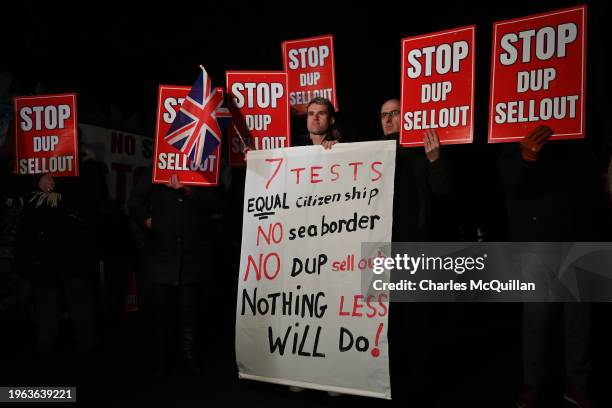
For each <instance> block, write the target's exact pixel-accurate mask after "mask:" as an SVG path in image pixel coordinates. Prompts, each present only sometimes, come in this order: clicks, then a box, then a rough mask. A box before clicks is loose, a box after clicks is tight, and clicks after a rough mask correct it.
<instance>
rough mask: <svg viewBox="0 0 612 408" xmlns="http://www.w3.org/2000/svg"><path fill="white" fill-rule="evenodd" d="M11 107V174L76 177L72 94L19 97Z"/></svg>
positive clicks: (76, 149) (74, 114)
mask: <svg viewBox="0 0 612 408" xmlns="http://www.w3.org/2000/svg"><path fill="white" fill-rule="evenodd" d="M14 107H15V159H16V160H15V173H17V174H46V173H49V174H51V175H53V176H78V175H79V153H78V146H79V143H78V132H77V112H76V94H62V95H37V96H20V97H16V98H15V99H14Z"/></svg>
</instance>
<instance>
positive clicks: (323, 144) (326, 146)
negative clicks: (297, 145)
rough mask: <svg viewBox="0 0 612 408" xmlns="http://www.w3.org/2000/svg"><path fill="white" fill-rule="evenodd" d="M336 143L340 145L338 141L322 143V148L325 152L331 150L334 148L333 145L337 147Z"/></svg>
mask: <svg viewBox="0 0 612 408" xmlns="http://www.w3.org/2000/svg"><path fill="white" fill-rule="evenodd" d="M336 143H338V141H337V140H324V141H322V142H321V146H323V148H324V149H325V150H329V149H331V148H332V146H333V145H335V144H336Z"/></svg>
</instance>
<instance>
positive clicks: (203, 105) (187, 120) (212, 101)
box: [164, 66, 232, 167]
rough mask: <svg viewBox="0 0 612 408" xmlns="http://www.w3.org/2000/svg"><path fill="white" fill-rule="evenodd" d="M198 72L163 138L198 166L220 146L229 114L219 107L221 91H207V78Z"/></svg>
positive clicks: (208, 87)
mask: <svg viewBox="0 0 612 408" xmlns="http://www.w3.org/2000/svg"><path fill="white" fill-rule="evenodd" d="M200 68H201V69H202V72H201V73H200V75H199V76H198V79H197V80H196V81H195V83H194V84H193V87H191V90H190V91H189V94H188V95H187V97H186V98H185V101H184V102H183V104H182V105H181V109H180V110H179V112H178V114H177V115H176V118H175V119H174V122H172V125H171V126H170V129H168V133H166V136H165V137H164V139H165V140H166V141H167V142H168V143H169V144H170V145H172V146H174V147H175V148H176V149H178V150H179V151H180V152H181V153H183V154H185V155H187V156H188V158H189V162H190V163H192V164H193V166H197V167H200V166H201V165H202V164H203V163H204V161H205V160H206V159H207V158H208V156H210V155H211V153H212V152H213V151H214V150H215V149H216V148H217V146H219V144H220V143H221V136H222V134H223V131H224V130H225V128H226V127H227V125H229V123H230V122H231V118H232V116H231V114H230V112H229V110H228V109H227V108H224V107H221V105H222V104H223V88H215V89H214V91H213V92H211V85H210V82H211V81H210V77H209V76H208V73H207V72H206V70H205V69H204V67H202V66H200Z"/></svg>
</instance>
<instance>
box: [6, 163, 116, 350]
mask: <svg viewBox="0 0 612 408" xmlns="http://www.w3.org/2000/svg"><path fill="white" fill-rule="evenodd" d="M106 171H107V169H106V166H105V165H104V164H102V163H100V162H96V161H89V160H80V161H79V176H78V177H53V176H52V175H50V174H44V175H42V176H38V175H32V176H15V178H16V179H18V180H19V183H20V185H21V188H22V189H23V197H24V198H25V199H24V208H23V211H22V214H21V217H20V220H19V224H18V229H17V236H16V244H15V255H16V256H15V258H16V264H17V268H18V270H19V271H20V273H21V274H22V276H24V278H25V279H26V280H28V281H29V282H31V285H32V288H33V302H34V323H35V327H36V347H37V350H38V353H39V355H40V356H41V361H47V360H52V358H53V357H54V355H55V354H56V352H57V351H58V344H57V343H58V337H59V329H60V317H61V316H62V314H63V312H64V310H63V307H64V305H65V306H67V310H66V311H67V312H68V313H69V315H70V317H71V321H72V325H73V329H74V337H75V341H76V346H77V350H78V352H79V356H80V357H81V359H82V360H87V361H90V362H91V361H92V359H93V358H94V347H95V346H96V326H95V297H94V290H93V285H94V282H95V279H96V272H97V271H98V261H99V259H100V253H99V248H100V245H99V244H100V243H99V242H98V231H99V228H100V214H99V206H100V204H101V203H102V201H103V200H105V199H106V197H107V194H108V191H107V186H106V178H105V175H106Z"/></svg>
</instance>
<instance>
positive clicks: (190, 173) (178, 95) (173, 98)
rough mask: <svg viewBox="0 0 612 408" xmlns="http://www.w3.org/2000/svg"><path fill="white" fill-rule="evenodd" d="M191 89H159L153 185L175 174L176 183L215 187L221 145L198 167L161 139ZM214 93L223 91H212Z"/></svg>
mask: <svg viewBox="0 0 612 408" xmlns="http://www.w3.org/2000/svg"><path fill="white" fill-rule="evenodd" d="M190 90H191V87H190V86H171V85H160V86H159V98H158V104H157V130H156V132H155V155H154V156H153V183H158V184H165V183H167V182H168V181H169V180H170V177H171V176H172V174H175V173H176V174H177V175H178V178H179V181H180V182H181V183H183V184H187V185H198V186H217V185H219V162H220V152H221V144H219V146H217V148H216V149H215V151H214V153H213V154H211V155H210V156H209V157H208V158H207V159H206V160H204V162H203V163H202V165H201V166H199V167H198V166H194V165H193V164H192V163H191V162H190V160H189V157H188V156H187V155H185V154H183V153H181V152H179V151H178V150H177V149H176V148H175V147H173V146H171V145H170V144H169V143H168V142H167V141H166V140H164V136H166V133H168V129H170V126H171V125H172V122H173V121H174V118H175V117H176V114H177V112H178V111H179V109H180V108H181V104H182V103H183V101H184V100H185V97H187V95H188V94H189V91H190ZM215 91H216V92H223V91H222V90H221V89H219V88H216V89H215Z"/></svg>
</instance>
